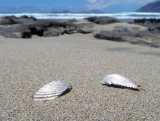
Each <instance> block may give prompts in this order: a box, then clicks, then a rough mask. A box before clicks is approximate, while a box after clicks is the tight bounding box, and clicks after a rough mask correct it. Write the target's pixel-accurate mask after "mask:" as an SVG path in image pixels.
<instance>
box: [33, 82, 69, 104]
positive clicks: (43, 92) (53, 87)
mask: <svg viewBox="0 0 160 121" xmlns="http://www.w3.org/2000/svg"><path fill="white" fill-rule="evenodd" d="M71 88H72V86H71V85H70V84H68V83H67V82H64V81H52V82H50V83H48V84H46V85H44V86H43V87H42V88H40V89H39V90H38V91H37V92H36V93H35V95H34V96H33V100H35V101H47V100H51V99H54V98H56V97H58V96H60V95H61V94H62V93H64V92H66V91H67V90H70V89H71Z"/></svg>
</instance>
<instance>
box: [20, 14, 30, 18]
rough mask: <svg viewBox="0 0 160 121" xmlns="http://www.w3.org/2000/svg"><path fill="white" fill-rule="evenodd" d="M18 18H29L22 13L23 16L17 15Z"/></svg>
mask: <svg viewBox="0 0 160 121" xmlns="http://www.w3.org/2000/svg"><path fill="white" fill-rule="evenodd" d="M19 18H27V19H28V18H29V17H28V16H27V15H23V16H21V17H19Z"/></svg>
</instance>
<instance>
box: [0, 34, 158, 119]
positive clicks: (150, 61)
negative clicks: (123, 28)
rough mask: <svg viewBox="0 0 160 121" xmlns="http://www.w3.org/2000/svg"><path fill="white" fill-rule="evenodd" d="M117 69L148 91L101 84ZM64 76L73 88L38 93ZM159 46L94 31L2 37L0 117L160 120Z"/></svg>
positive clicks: (0, 47) (0, 50) (0, 52)
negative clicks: (44, 98)
mask: <svg viewBox="0 0 160 121" xmlns="http://www.w3.org/2000/svg"><path fill="white" fill-rule="evenodd" d="M113 73H117V74H120V75H124V76H126V77H127V78H129V79H130V80H131V81H132V82H133V83H135V84H137V85H141V86H142V87H143V88H144V89H145V90H146V91H144V90H141V91H134V90H130V89H121V88H114V87H108V86H103V85H101V84H100V79H101V78H102V77H104V76H106V75H108V74H113ZM54 80H63V81H66V82H68V83H70V84H72V86H73V89H72V90H71V91H70V92H69V93H68V94H66V95H64V96H61V97H59V98H56V99H54V100H50V101H48V102H35V101H33V99H32V96H33V95H34V93H35V92H36V91H37V90H38V89H39V88H40V87H42V86H43V85H45V84H46V83H49V82H51V81H54ZM159 91H160V49H155V48H150V47H144V46H138V45H131V44H129V43H123V42H122V43H119V42H111V41H107V40H97V39H94V38H93V37H92V35H90V34H88V35H81V34H74V35H64V36H60V37H50V38H43V37H41V38H33V39H6V38H2V37H1V38H0V102H1V103H0V120H123V121H124V120H153V121H158V120H160V118H159V116H160V108H159V107H160V93H159Z"/></svg>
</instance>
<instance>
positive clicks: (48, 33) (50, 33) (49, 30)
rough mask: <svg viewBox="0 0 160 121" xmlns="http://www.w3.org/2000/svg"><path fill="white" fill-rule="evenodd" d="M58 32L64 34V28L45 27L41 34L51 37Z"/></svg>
mask: <svg viewBox="0 0 160 121" xmlns="http://www.w3.org/2000/svg"><path fill="white" fill-rule="evenodd" d="M60 34H64V28H63V27H57V28H54V27H50V28H47V30H46V31H45V32H44V33H43V36H45V37H52V36H59V35H60Z"/></svg>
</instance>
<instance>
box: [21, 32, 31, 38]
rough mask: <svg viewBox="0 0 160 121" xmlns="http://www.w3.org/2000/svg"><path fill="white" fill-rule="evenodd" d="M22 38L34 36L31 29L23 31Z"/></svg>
mask: <svg viewBox="0 0 160 121" xmlns="http://www.w3.org/2000/svg"><path fill="white" fill-rule="evenodd" d="M21 37H22V38H31V37H32V32H31V31H24V32H22V33H21Z"/></svg>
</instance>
